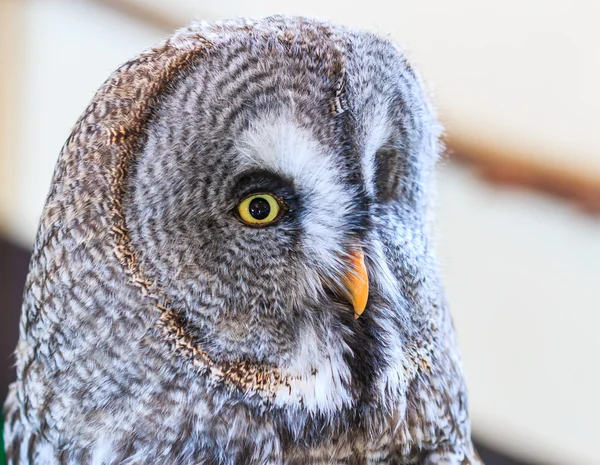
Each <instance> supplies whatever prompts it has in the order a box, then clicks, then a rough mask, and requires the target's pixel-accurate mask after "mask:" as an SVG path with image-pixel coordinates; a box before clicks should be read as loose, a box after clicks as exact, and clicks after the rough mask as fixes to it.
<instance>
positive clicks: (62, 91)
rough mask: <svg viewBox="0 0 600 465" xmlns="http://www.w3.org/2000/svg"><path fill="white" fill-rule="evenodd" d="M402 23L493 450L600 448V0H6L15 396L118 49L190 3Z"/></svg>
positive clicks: (480, 434)
mask: <svg viewBox="0 0 600 465" xmlns="http://www.w3.org/2000/svg"><path fill="white" fill-rule="evenodd" d="M274 13H289V14H301V15H307V16H317V17H321V18H327V19H331V20H335V21H337V22H342V23H345V24H348V25H352V26H357V27H361V28H368V29H372V30H376V31H379V32H380V33H383V34H386V35H390V36H391V37H393V38H394V39H395V40H396V41H397V42H398V43H400V44H401V45H403V47H404V48H405V50H406V51H407V54H408V56H409V58H410V60H411V61H412V62H413V63H414V64H415V65H416V67H417V68H418V69H419V70H420V72H421V74H422V75H423V77H424V78H425V80H426V82H427V84H428V86H429V90H430V92H431V94H432V98H433V100H434V102H435V104H436V106H437V108H438V111H439V115H440V118H441V120H442V121H443V123H444V124H445V126H446V128H447V131H446V145H447V147H448V150H447V154H446V156H445V157H444V160H443V161H442V163H441V164H440V166H439V198H438V207H437V208H438V212H437V213H438V215H437V218H438V219H437V236H438V238H437V242H438V253H439V256H440V260H441V264H442V267H443V273H444V276H445V280H446V285H447V291H448V298H449V301H450V304H451V307H452V311H453V315H454V319H455V324H456V326H457V329H458V333H459V340H460V344H461V350H462V353H463V358H464V363H465V369H466V374H467V379H468V384H469V388H470V410H471V415H472V420H473V430H474V435H475V437H476V439H477V441H478V443H479V447H480V449H481V450H482V455H484V458H486V459H487V462H486V463H488V464H490V465H493V464H506V465H508V464H516V463H531V464H533V463H537V464H567V465H569V464H574V465H575V464H576V465H582V464H583V465H585V464H600V447H598V438H599V437H600V422H598V418H600V361H599V360H598V359H599V358H600V332H599V328H600V85H599V84H600V54H599V53H598V50H597V49H598V46H599V45H600V28H599V27H598V22H599V20H600V2H598V1H596V0H504V1H502V2H482V1H480V0H454V1H452V2H449V1H447V0H420V1H418V2H417V1H408V0H395V1H391V0H387V1H386V0H370V1H369V2H368V3H362V2H360V3H358V2H357V3H356V4H351V3H349V2H348V1H329V2H324V1H322V0H304V1H303V2H288V3H283V2H277V1H275V0H251V1H248V0H246V1H243V0H221V1H218V2H214V1H204V0H196V1H192V0H170V1H169V2H165V1H164V0H20V1H19V0H0V357H1V359H0V360H1V365H0V375H1V376H2V378H1V379H0V396H1V397H2V398H3V397H4V395H5V393H6V386H7V384H8V382H9V381H10V380H11V379H12V377H13V376H14V373H13V370H12V367H11V364H12V359H11V357H10V353H11V351H12V350H13V349H14V346H15V344H16V337H17V325H18V313H19V306H20V299H21V293H22V288H23V282H24V278H25V274H26V270H27V264H28V257H29V250H30V249H31V247H32V244H33V241H34V237H35V232H36V229H37V222H38V219H39V216H40V213H41V210H42V207H43V204H44V200H45V196H46V194H47V191H48V188H49V183H50V179H51V175H52V171H53V168H54V164H55V163H56V160H57V156H58V153H59V151H60V149H61V146H62V144H63V142H64V141H65V139H66V138H67V137H68V135H69V133H70V130H71V127H72V126H73V124H74V123H75V121H76V119H77V118H78V117H79V115H80V114H81V113H82V112H83V110H84V109H85V107H86V106H87V104H88V102H89V101H90V99H91V98H92V96H93V94H94V92H95V91H96V89H97V88H98V87H99V86H100V85H101V84H102V82H103V81H104V80H105V79H106V78H107V77H108V75H109V74H110V73H111V72H112V71H113V70H114V69H115V68H117V67H118V66H119V65H120V64H121V63H123V62H124V61H126V60H127V59H129V58H131V57H132V56H133V55H135V54H137V53H139V52H141V51H142V50H144V49H145V48H147V47H149V46H151V45H152V44H153V43H155V42H157V41H159V40H160V39H161V38H163V37H164V36H166V35H167V34H169V33H170V32H171V31H173V30H174V29H176V28H177V27H180V26H183V25H185V24H187V23H188V22H189V21H191V20H192V19H216V18H226V17H236V16H254V17H256V16H265V15H269V14H274Z"/></svg>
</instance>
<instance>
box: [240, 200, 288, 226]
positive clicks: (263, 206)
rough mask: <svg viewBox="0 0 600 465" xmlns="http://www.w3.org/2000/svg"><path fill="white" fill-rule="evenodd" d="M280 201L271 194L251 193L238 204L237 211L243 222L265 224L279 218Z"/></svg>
mask: <svg viewBox="0 0 600 465" xmlns="http://www.w3.org/2000/svg"><path fill="white" fill-rule="evenodd" d="M281 203H282V201H281V200H280V199H279V198H278V197H275V196H274V195H272V194H252V195H249V196H248V197H246V198H245V199H243V200H242V201H241V202H240V203H239V205H238V213H239V215H240V218H241V219H242V221H243V222H244V223H247V224H249V225H251V226H266V225H268V224H269V223H272V222H274V221H275V220H277V219H279V214H280V212H281Z"/></svg>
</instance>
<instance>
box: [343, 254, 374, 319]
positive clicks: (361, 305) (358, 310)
mask: <svg viewBox="0 0 600 465" xmlns="http://www.w3.org/2000/svg"><path fill="white" fill-rule="evenodd" d="M350 265H351V266H350V269H349V270H348V272H347V274H346V276H345V278H344V284H345V285H346V289H348V293H349V300H350V303H351V304H352V306H353V307H354V319H358V317H360V316H361V315H362V313H363V312H364V311H365V308H366V306H367V301H368V300H369V278H368V275H367V268H366V266H365V256H364V254H363V252H362V250H360V249H359V250H353V251H352V252H351V253H350Z"/></svg>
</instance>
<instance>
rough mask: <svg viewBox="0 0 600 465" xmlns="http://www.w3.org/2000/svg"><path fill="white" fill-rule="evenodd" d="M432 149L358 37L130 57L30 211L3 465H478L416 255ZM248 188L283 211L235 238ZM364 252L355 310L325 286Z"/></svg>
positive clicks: (432, 129) (267, 23) (202, 39)
mask: <svg viewBox="0 0 600 465" xmlns="http://www.w3.org/2000/svg"><path fill="white" fill-rule="evenodd" d="M438 152H439V145H438V125H437V123H436V121H435V118H434V115H433V114H432V111H431V108H430V106H429V104H428V102H427V99H426V96H425V95H424V92H423V89H422V87H421V84H420V82H419V79H418V78H417V77H416V75H415V73H414V71H413V70H412V69H411V68H410V66H409V65H408V63H407V62H406V60H405V59H404V57H403V56H402V54H401V52H400V51H399V50H398V49H397V48H396V47H395V46H394V45H393V44H392V43H391V42H389V41H388V40H387V39H383V38H381V37H378V36H376V35H374V34H371V33H366V32H357V31H353V30H350V29H346V28H343V27H339V26H334V25H331V24H328V23H324V22H320V21H315V20H308V19H302V18H286V17H272V18H267V19H264V20H259V21H244V20H235V21H227V22H220V23H199V24H194V25H192V26H191V27H189V28H187V29H185V30H181V31H179V32H177V33H176V34H175V35H174V36H172V37H171V38H169V39H167V40H166V41H165V42H163V43H161V44H159V45H157V46H156V47H154V48H152V49H150V50H148V51H147V52H145V53H143V54H141V55H140V56H138V57H136V58H134V59H133V60H131V61H129V62H128V63H126V64H125V65H123V66H122V67H121V68H120V69H119V70H117V71H116V72H115V73H114V74H113V75H112V76H111V77H110V78H109V80H108V81H107V82H106V83H105V84H104V85H103V86H102V88H101V89H100V90H99V92H98V93H97V94H96V96H95V97H94V99H93V101H92V103H91V104H90V106H89V107H88V109H87V110H86V112H85V114H84V115H83V116H82V118H81V119H80V120H79V122H78V123H77V125H76V127H75V129H74V131H73V133H72V134H71V136H70V137H69V139H68V141H67V143H66V144H65V146H64V148H63V151H62V153H61V156H60V159H59V162H58V165H57V168H56V172H55V175H54V179H53V182H52V188H51V191H50V194H49V197H48V200H47V203H46V207H45V209H44V213H43V216H42V220H41V224H40V229H39V233H38V236H37V240H36V243H35V248H34V254H33V259H32V262H31V269H30V273H29V278H28V281H27V286H26V291H25V302H24V306H23V316H22V320H21V328H20V343H19V346H18V348H17V368H18V381H17V382H16V383H15V384H14V385H13V386H12V388H11V393H10V395H9V398H8V401H7V403H6V406H5V414H6V425H5V433H6V444H7V452H8V457H9V462H10V463H15V464H16V463H61V464H81V463H93V464H101V463H102V464H104V463H106V464H113V463H115V464H116V463H127V464H130V463H152V464H157V463H165V464H166V463H168V464H176V463H178V464H179V463H180V464H187V463H206V464H216V463H242V464H246V463H321V462H327V463H330V462H342V463H356V464H359V463H374V462H377V463H397V464H409V463H410V464H413V463H415V464H416V463H419V464H478V463H480V462H479V460H478V459H477V457H476V454H475V452H474V451H473V446H472V443H471V439H470V426H469V420H468V416H467V402H466V392H465V384H464V380H463V375H462V371H461V363H460V358H459V354H458V350H457V345H456V340H455V335H454V330H453V327H452V322H451V319H450V316H449V313H448V309H447V306H446V303H445V300H444V292H443V288H442V283H441V280H440V277H439V273H438V270H437V266H436V262H435V257H434V251H433V248H432V244H431V241H430V225H429V223H430V214H429V209H430V203H431V202H430V199H431V197H432V189H433V186H432V185H431V182H432V177H433V176H432V172H433V168H434V164H435V161H436V159H437V157H438ZM253 192H270V193H274V194H276V195H277V196H278V198H281V199H282V200H283V201H285V203H286V205H287V206H288V207H289V211H287V212H286V213H285V215H284V216H282V218H281V221H279V222H278V223H276V224H273V225H270V226H267V227H262V228H255V227H250V226H248V225H247V224H244V223H243V222H242V221H240V218H239V217H238V216H236V213H235V212H236V205H237V204H238V203H239V201H240V199H242V198H243V197H244V196H246V195H248V194H251V193H253ZM355 249H360V250H362V251H363V252H364V257H365V267H366V269H367V270H368V277H369V282H370V284H369V299H368V303H367V307H366V309H365V311H364V313H363V315H362V316H361V317H360V318H358V319H354V317H353V311H352V306H351V305H349V303H348V302H347V301H346V300H345V299H344V298H341V297H340V293H339V292H338V290H339V289H337V288H336V283H339V282H340V281H342V280H343V279H344V278H343V276H345V275H344V273H347V272H348V269H347V262H348V257H349V254H350V253H351V251H352V250H355Z"/></svg>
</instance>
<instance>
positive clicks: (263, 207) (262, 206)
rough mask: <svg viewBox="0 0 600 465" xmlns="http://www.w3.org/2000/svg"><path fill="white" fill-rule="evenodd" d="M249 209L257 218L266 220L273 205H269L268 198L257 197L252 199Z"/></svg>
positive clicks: (253, 216)
mask: <svg viewBox="0 0 600 465" xmlns="http://www.w3.org/2000/svg"><path fill="white" fill-rule="evenodd" d="M248 210H249V211H250V215H252V218H254V219H255V220H264V219H265V218H266V217H267V216H269V213H271V205H269V202H268V201H267V200H266V199H264V198H262V197H256V198H255V199H252V200H251V201H250V205H249V206H248Z"/></svg>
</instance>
